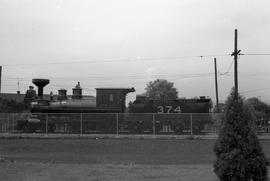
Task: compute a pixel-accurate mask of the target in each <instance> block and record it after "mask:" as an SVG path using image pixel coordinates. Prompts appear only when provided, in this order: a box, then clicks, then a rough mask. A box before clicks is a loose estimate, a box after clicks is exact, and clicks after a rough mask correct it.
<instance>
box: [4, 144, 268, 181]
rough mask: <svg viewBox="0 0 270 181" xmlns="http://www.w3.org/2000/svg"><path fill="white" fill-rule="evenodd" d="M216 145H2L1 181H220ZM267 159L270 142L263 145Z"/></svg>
mask: <svg viewBox="0 0 270 181" xmlns="http://www.w3.org/2000/svg"><path fill="white" fill-rule="evenodd" d="M214 142H215V140H159V139H146V140H143V139H142V140H138V139H135V140H132V139H0V145H1V147H0V156H1V161H0V180H12V181H13V180H14V181H19V180H20V181H21V180H23V181H32V180H33V181H36V180H41V181H45V180H46V181H47V180H59V181H64V180H94V181H100V180H110V181H114V180H115V181H116V180H117V181H121V180H123V181H124V180H131V181H133V180H142V181H154V180H168V181H174V180H202V181H203V180H205V181H206V180H207V181H215V180H218V179H217V177H216V176H215V174H214V172H213V167H212V163H213V161H214V159H215V157H214V153H213V151H212V150H213V145H214ZM261 145H262V147H263V150H264V152H265V154H266V156H267V157H268V158H269V157H270V140H261Z"/></svg>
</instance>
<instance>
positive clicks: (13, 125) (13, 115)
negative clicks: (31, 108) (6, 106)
mask: <svg viewBox="0 0 270 181" xmlns="http://www.w3.org/2000/svg"><path fill="white" fill-rule="evenodd" d="M14 132H15V113H12V133H14Z"/></svg>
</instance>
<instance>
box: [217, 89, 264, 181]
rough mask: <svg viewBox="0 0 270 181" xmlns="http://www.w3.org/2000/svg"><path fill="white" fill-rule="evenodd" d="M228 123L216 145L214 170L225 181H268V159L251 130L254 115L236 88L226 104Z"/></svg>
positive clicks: (226, 119)
mask: <svg viewBox="0 0 270 181" xmlns="http://www.w3.org/2000/svg"><path fill="white" fill-rule="evenodd" d="M224 114H225V115H224V120H223V122H222V127H221V130H220V133H219V137H218V139H217V141H216V143H215V146H214V152H215V154H216V157H217V158H216V161H215V163H214V171H215V173H216V175H217V176H218V177H219V179H220V180H221V181H266V180H267V168H266V163H267V160H266V158H265V156H264V153H263V152H262V148H261V146H260V143H259V140H258V138H257V137H256V135H255V133H254V132H253V130H252V129H251V127H250V124H249V123H250V120H251V119H252V115H251V113H250V111H249V110H248V107H247V106H245V105H244V100H243V98H242V97H241V96H240V95H236V94H235V91H234V89H233V90H232V92H231V94H230V96H229V97H228V99H227V101H226V106H225V113H224Z"/></svg>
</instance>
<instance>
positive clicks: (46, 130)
mask: <svg viewBox="0 0 270 181" xmlns="http://www.w3.org/2000/svg"><path fill="white" fill-rule="evenodd" d="M46 136H48V113H46Z"/></svg>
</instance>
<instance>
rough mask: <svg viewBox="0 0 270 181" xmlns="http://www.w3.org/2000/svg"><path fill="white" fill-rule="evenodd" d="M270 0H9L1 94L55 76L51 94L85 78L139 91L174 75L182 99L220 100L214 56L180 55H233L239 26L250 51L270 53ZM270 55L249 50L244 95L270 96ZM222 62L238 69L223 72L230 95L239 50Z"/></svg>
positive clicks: (2, 7) (5, 1) (88, 89)
mask: <svg viewBox="0 0 270 181" xmlns="http://www.w3.org/2000/svg"><path fill="white" fill-rule="evenodd" d="M269 7H270V1H269V0H260V1H255V0H253V1H252V0H237V1H236V0H204V1H202V0H169V1H168V0H80V1H77V0H46V1H44V0H0V64H1V65H2V66H3V73H2V92H16V91H17V89H18V86H17V82H19V89H20V91H21V92H25V91H26V89H27V87H28V86H29V85H30V84H31V79H32V78H49V79H50V81H51V83H50V84H49V85H48V86H47V87H46V88H45V93H49V92H50V91H51V90H52V91H53V92H54V93H55V94H56V93H57V90H58V89H60V88H65V89H68V93H69V94H71V89H72V87H74V86H75V84H76V83H77V81H80V82H81V86H82V87H83V88H85V89H84V90H83V93H84V94H90V95H95V91H94V88H96V87H135V89H136V93H137V94H139V93H142V92H143V91H144V88H145V86H146V83H147V82H148V81H150V80H154V79H156V78H165V79H167V80H169V81H172V82H174V83H175V87H176V88H177V89H178V91H179V96H180V97H194V96H200V95H206V96H210V97H211V98H212V99H213V100H214V99H215V87H214V74H213V73H214V65H213V58H214V57H203V58H196V57H190V58H181V57H185V56H199V55H216V54H218V55H220V54H221V55H226V54H230V53H231V52H232V51H233V49H234V47H233V46H234V42H233V41H234V29H235V28H237V29H238V37H239V39H238V42H239V46H238V47H239V49H241V50H242V53H246V54H251V53H266V54H270V12H269ZM166 57H180V58H177V59H168V58H166ZM147 58H154V59H150V60H149V59H147ZM269 58H270V55H268V56H248V55H245V56H241V57H240V60H239V91H240V92H243V95H244V96H245V97H252V96H257V97H260V98H261V99H263V100H267V101H270V85H269V82H270V68H269V67H270V62H269V61H268V59H269ZM217 61H218V69H219V72H220V73H225V72H227V71H229V73H227V74H225V75H219V76H218V79H219V95H220V99H221V100H224V99H225V98H226V97H227V95H228V94H229V91H230V89H231V88H232V86H233V84H234V82H233V66H231V68H230V65H231V63H232V61H233V57H231V56H217ZM67 62H68V63H67ZM53 63H60V64H53ZM229 68H230V69H229ZM134 96H135V94H132V95H130V97H129V98H132V97H134Z"/></svg>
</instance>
